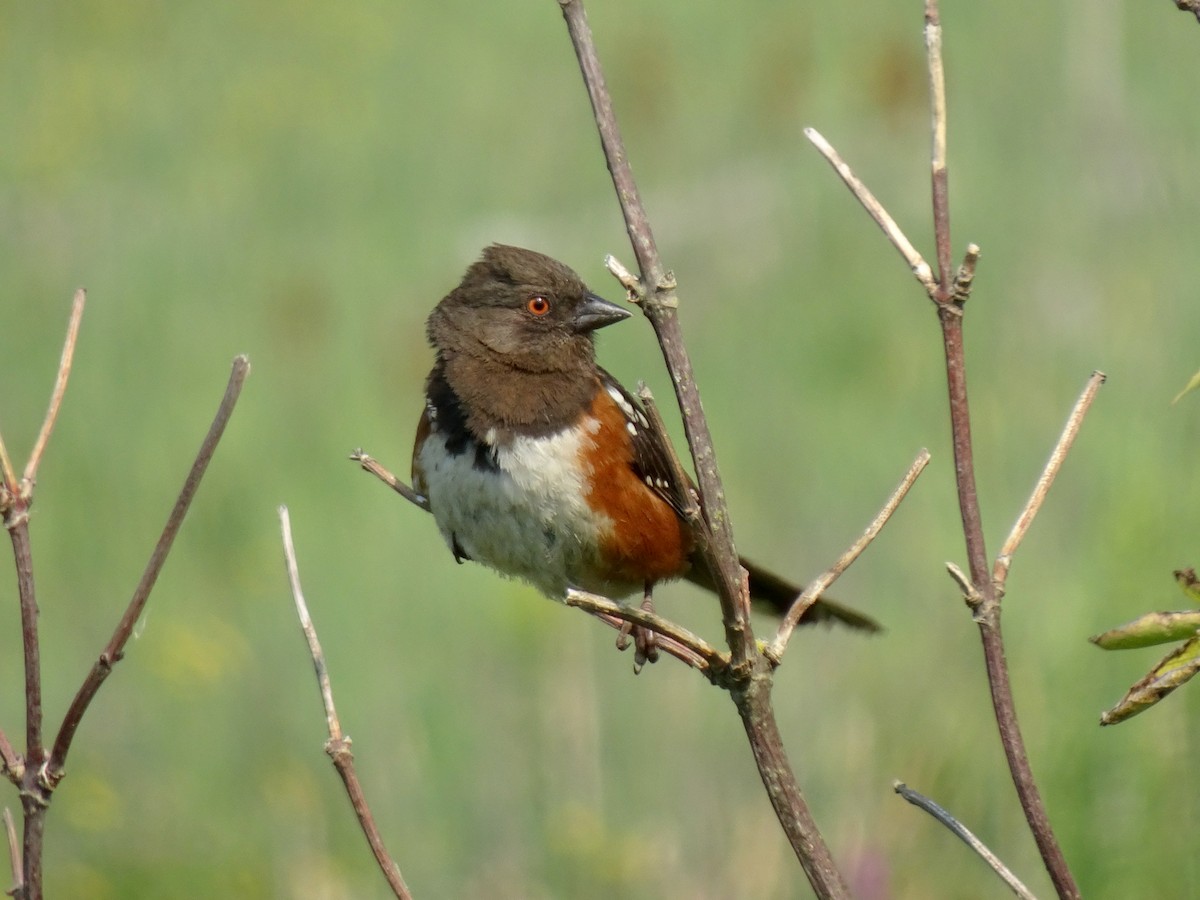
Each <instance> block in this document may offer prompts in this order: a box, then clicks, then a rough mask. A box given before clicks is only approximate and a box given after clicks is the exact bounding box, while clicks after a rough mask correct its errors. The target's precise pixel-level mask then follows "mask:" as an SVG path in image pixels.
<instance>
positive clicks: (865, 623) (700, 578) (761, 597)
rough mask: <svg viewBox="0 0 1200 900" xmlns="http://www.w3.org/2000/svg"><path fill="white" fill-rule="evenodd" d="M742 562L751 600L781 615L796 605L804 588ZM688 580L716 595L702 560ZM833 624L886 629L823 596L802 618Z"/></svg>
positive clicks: (811, 622)
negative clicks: (747, 574)
mask: <svg viewBox="0 0 1200 900" xmlns="http://www.w3.org/2000/svg"><path fill="white" fill-rule="evenodd" d="M740 562H741V564H742V568H744V569H745V570H746V571H747V572H748V573H749V575H750V600H751V602H753V603H754V604H755V606H757V607H758V608H760V609H761V610H763V611H764V612H770V613H773V614H775V615H777V616H782V615H784V614H785V613H786V612H787V611H788V608H789V607H790V606H791V605H792V603H793V602H795V600H796V598H797V597H799V596H800V592H801V591H802V590H803V588H802V587H800V586H799V585H797V584H795V583H793V582H791V581H788V580H787V579H786V578H782V577H780V576H779V575H776V574H775V573H774V572H772V571H770V570H769V569H764V568H763V567H762V566H759V565H757V564H755V563H752V562H750V561H749V560H747V559H744V558H743V559H741V560H740ZM687 579H688V581H690V582H692V583H693V584H697V585H699V586H700V587H702V588H705V589H706V590H710V591H712V592H714V593H716V584H715V583H714V582H713V579H712V575H711V574H710V573H709V571H708V567H707V566H705V565H704V564H703V563H702V562H700V561H699V560H697V564H696V565H694V566H692V568H691V571H690V572H688V575H687ZM833 622H841V623H842V624H843V625H848V626H849V627H851V628H854V629H857V630H859V631H866V632H876V631H882V630H883V628H882V626H881V625H880V624H879V623H878V622H876V621H875V620H874V619H872V618H871V617H870V616H868V615H865V614H863V613H860V612H858V611H857V610H854V609H851V608H850V607H848V606H843V605H842V604H840V603H837V602H835V601H833V600H829V599H827V598H825V597H822V598H821V599H820V600H818V601H817V602H816V603H814V604H813V605H812V606H810V607H809V608H808V610H807V611H806V612H805V613H804V615H803V617H801V619H800V624H801V625H816V624H818V623H821V624H830V623H833Z"/></svg>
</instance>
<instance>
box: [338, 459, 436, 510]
mask: <svg viewBox="0 0 1200 900" xmlns="http://www.w3.org/2000/svg"><path fill="white" fill-rule="evenodd" d="M350 458H351V459H352V460H354V461H355V462H356V463H358V464H359V465H360V466H362V468H363V469H365V470H366V471H368V472H370V473H371V474H372V475H374V476H375V477H376V478H378V479H379V480H380V481H382V482H383V483H384V484H386V485H387V486H388V487H390V488H391V489H392V490H393V491H395V492H396V493H397V494H399V495H400V496H401V497H403V498H404V499H405V500H407V501H408V502H409V503H411V504H412V505H413V506H416V507H418V508H419V509H423V510H425V512H429V498H428V497H426V496H424V495H423V494H419V493H417V492H416V491H414V490H413V489H412V488H411V487H409V486H408V485H407V484H405V483H404V482H403V481H401V480H400V479H399V478H397V477H396V476H395V475H393V474H392V473H391V472H390V471H388V470H387V469H386V468H384V467H383V466H382V465H381V464H380V463H379V461H378V460H376V459H375V457H373V456H371V455H369V454H368V453H367V452H366V451H365V450H363V449H362V448H361V447H360V448H359V449H357V450H355V451H354V452H353V453H351V454H350Z"/></svg>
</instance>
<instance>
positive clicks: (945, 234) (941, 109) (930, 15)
mask: <svg viewBox="0 0 1200 900" xmlns="http://www.w3.org/2000/svg"><path fill="white" fill-rule="evenodd" d="M925 54H926V58H927V59H928V62H929V105H930V114H931V119H932V123H931V128H930V131H931V132H932V136H933V141H932V144H933V146H932V148H931V150H930V153H929V162H930V174H931V179H932V183H933V234H934V240H935V241H936V243H937V261H938V284H939V285H940V287H941V289H942V291H943V292H944V291H945V289H946V288H947V287H948V286H949V282H950V278H951V275H950V179H949V173H948V171H947V167H946V72H945V68H944V67H943V65H942V23H941V21H940V18H939V16H938V6H937V0H926V2H925ZM939 299H941V300H943V301H944V300H946V299H947V297H946V296H945V294H944V293H943V295H942V296H941V297H940V298H939Z"/></svg>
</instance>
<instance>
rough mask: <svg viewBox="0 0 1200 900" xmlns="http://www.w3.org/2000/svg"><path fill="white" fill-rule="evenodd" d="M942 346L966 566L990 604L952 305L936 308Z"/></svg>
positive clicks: (958, 319) (958, 311)
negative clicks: (940, 327)
mask: <svg viewBox="0 0 1200 900" xmlns="http://www.w3.org/2000/svg"><path fill="white" fill-rule="evenodd" d="M938 315H939V317H940V318H941V321H942V342H943V344H944V346H945V350H946V387H947V390H948V392H949V396H950V425H951V433H952V436H953V437H952V439H953V442H954V478H955V483H956V484H957V486H958V506H959V512H960V513H961V515H962V525H963V535H964V537H965V538H966V542H967V564H968V566H969V567H970V571H971V583H972V584H974V585H975V589H976V590H977V591H979V593H980V595H981V596H983V597H984V598H985V603H988V602H991V600H992V598H994V596H995V592H994V591H993V590H992V583H991V579H990V578H989V577H988V562H987V559H988V557H987V548H986V547H985V546H984V541H983V515H982V513H980V511H979V491H978V489H977V488H976V486H975V459H974V451H973V449H972V446H971V406H970V403H969V402H968V400H967V366H966V349H965V347H964V345H963V316H962V308H961V307H959V306H956V305H954V304H951V303H942V304H939V305H938Z"/></svg>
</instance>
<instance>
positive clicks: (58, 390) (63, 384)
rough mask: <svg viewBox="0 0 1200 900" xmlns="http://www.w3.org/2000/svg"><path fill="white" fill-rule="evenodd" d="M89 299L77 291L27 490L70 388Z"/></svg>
mask: <svg viewBox="0 0 1200 900" xmlns="http://www.w3.org/2000/svg"><path fill="white" fill-rule="evenodd" d="M86 302H87V291H85V290H84V289H83V288H80V289H79V290H77V291H76V292H75V297H74V299H73V301H72V303H71V318H70V319H69V321H68V323H67V337H66V340H65V341H64V342H63V350H62V357H61V359H60V360H59V363H58V376H57V377H56V378H55V380H54V390H53V392H51V394H50V406H49V408H48V409H47V410H46V418H45V420H44V421H43V422H42V430H41V431H40V432H39V433H38V436H37V440H36V441H35V442H34V445H33V452H32V453H30V454H29V462H27V463H26V464H25V474H24V476H23V478H22V484H21V488H22V490H23V491H26V492H28V491H32V490H33V486H34V484H35V483H36V482H37V470H38V466H40V465H41V462H42V454H43V453H44V452H45V450H46V443H47V442H48V441H49V440H50V434H51V432H53V431H54V423H55V422H57V421H58V411H59V409H61V408H62V400H63V395H64V394H65V393H66V391H67V379H68V378H70V376H71V362H72V360H74V358H75V343H76V341H77V340H78V339H79V323H80V322H81V321H82V320H83V307H84V304H85V303H86Z"/></svg>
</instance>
